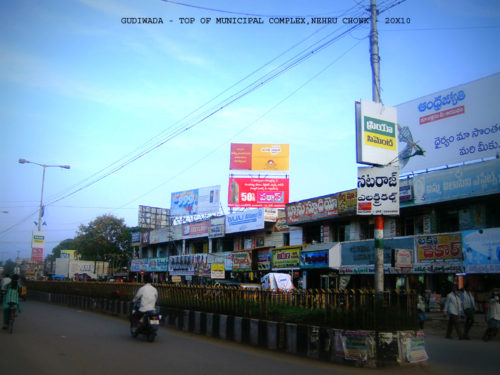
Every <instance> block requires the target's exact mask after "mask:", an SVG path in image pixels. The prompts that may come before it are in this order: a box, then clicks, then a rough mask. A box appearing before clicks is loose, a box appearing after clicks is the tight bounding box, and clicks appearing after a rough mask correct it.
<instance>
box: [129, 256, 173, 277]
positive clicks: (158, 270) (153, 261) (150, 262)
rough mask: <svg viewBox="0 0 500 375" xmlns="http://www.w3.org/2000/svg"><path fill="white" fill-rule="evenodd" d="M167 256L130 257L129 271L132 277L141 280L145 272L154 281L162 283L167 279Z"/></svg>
mask: <svg viewBox="0 0 500 375" xmlns="http://www.w3.org/2000/svg"><path fill="white" fill-rule="evenodd" d="M167 271H168V258H166V257H165V258H142V259H132V261H131V262H130V272H131V273H132V274H133V279H134V280H136V281H138V282H141V281H142V276H143V275H144V274H145V273H149V274H151V277H152V279H153V282H154V283H163V282H165V281H167V279H168V274H167Z"/></svg>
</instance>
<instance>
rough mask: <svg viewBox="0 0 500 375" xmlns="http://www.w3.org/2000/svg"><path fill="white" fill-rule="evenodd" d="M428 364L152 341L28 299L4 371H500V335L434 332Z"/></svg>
mask: <svg viewBox="0 0 500 375" xmlns="http://www.w3.org/2000/svg"><path fill="white" fill-rule="evenodd" d="M426 347H427V351H428V354H429V356H430V360H429V362H428V364H427V365H424V366H404V367H392V368H386V369H367V368H355V367H351V366H345V365H337V364H331V363H326V362H320V361H316V360H310V359H307V358H302V357H297V356H292V355H290V354H286V353H281V352H274V351H269V350H265V349H257V348H253V347H251V346H248V345H243V344H237V343H234V342H230V341H224V340H220V339H212V338H208V337H205V336H200V335H195V334H190V333H186V332H182V331H179V330H175V329H170V328H168V329H167V328H161V329H160V332H159V335H158V337H157V340H156V341H155V342H154V343H149V342H147V341H146V340H143V339H139V340H138V339H133V338H131V337H130V335H129V330H128V322H127V321H126V320H124V319H121V318H117V317H112V316H108V315H101V314H98V313H93V312H89V311H81V310H77V309H73V308H67V307H63V306H58V305H51V304H46V303H42V302H35V301H28V302H25V303H24V304H23V312H22V314H20V316H19V317H18V319H17V320H16V326H15V327H14V333H13V334H12V335H10V334H8V333H7V332H6V331H2V332H0V360H1V365H0V366H1V367H0V368H1V373H2V374H21V375H23V374H34V375H59V374H60V375H62V374H65V375H66V374H71V375H87V374H88V375H100V374H103V375H104V374H141V373H144V374H160V373H165V374H169V375H191V374H193V375H226V374H227V375H264V374H272V375H285V374H286V375H295V374H297V375H299V374H300V375H323V374H325V375H326V374H329V375H330V374H385V375H389V374H402V373H405V374H430V375H433V374H445V373H446V374H449V373H453V374H454V375H458V374H498V371H499V369H500V351H499V349H500V341H499V340H496V341H493V342H488V343H485V342H482V341H481V340H478V339H475V340H471V341H458V340H446V339H444V338H442V337H441V336H432V335H430V336H426Z"/></svg>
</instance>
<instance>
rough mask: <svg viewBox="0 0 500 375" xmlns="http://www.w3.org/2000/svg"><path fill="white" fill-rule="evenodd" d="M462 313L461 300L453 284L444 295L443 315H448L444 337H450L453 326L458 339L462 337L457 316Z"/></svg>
mask: <svg viewBox="0 0 500 375" xmlns="http://www.w3.org/2000/svg"><path fill="white" fill-rule="evenodd" d="M462 314H463V307H462V300H461V299H460V296H459V294H458V287H457V286H456V285H453V290H452V291H451V292H450V293H448V295H447V296H446V302H445V304H444V315H445V317H446V316H447V315H448V327H447V329H446V336H445V337H446V338H447V339H451V331H452V330H453V327H455V330H456V331H457V335H458V339H459V340H461V339H462V327H460V322H459V318H460V315H462Z"/></svg>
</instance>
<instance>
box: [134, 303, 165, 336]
mask: <svg viewBox="0 0 500 375" xmlns="http://www.w3.org/2000/svg"><path fill="white" fill-rule="evenodd" d="M160 320H161V315H160V314H159V313H158V311H157V310H153V311H146V312H145V313H144V314H143V315H142V316H141V317H140V319H139V320H137V318H136V309H135V308H134V309H133V310H132V313H131V314H130V334H131V335H132V337H137V336H138V335H144V336H146V339H147V340H148V341H149V342H153V341H154V340H155V337H156V335H157V332H158V328H159V327H160Z"/></svg>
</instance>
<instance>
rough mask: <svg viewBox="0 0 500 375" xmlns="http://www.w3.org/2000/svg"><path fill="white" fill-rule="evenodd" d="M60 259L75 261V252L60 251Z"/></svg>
mask: <svg viewBox="0 0 500 375" xmlns="http://www.w3.org/2000/svg"><path fill="white" fill-rule="evenodd" d="M61 258H66V259H73V260H75V259H77V256H76V250H61Z"/></svg>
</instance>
